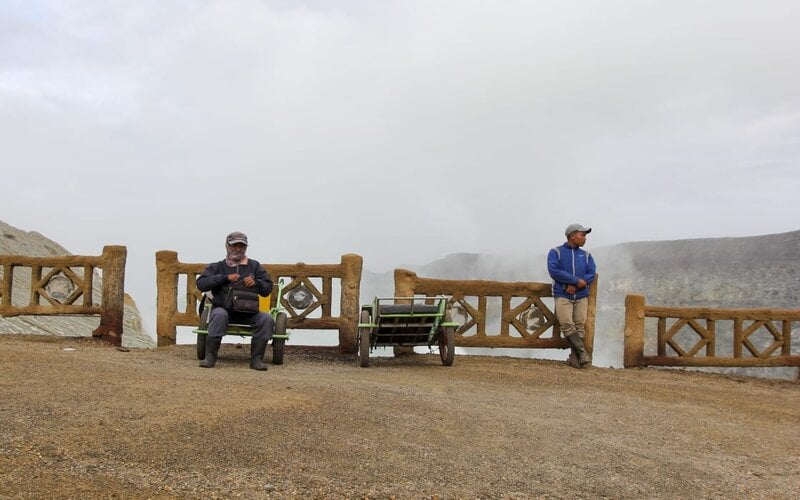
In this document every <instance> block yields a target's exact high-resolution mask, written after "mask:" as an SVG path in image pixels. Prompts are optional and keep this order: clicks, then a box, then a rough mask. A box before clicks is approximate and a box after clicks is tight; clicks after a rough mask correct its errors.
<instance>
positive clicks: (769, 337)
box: [742, 321, 783, 358]
mask: <svg viewBox="0 0 800 500" xmlns="http://www.w3.org/2000/svg"><path fill="white" fill-rule="evenodd" d="M742 344H743V345H744V346H745V347H746V348H747V350H748V351H750V353H751V354H752V355H753V356H754V357H756V358H768V357H770V355H771V354H772V353H774V352H775V351H777V350H778V349H780V348H781V347H782V346H783V335H782V334H781V332H780V331H779V330H778V329H777V328H776V327H775V325H774V324H773V323H772V321H753V322H752V323H750V325H749V326H747V327H745V328H744V329H743V330H742ZM759 346H761V347H762V348H761V349H759Z"/></svg>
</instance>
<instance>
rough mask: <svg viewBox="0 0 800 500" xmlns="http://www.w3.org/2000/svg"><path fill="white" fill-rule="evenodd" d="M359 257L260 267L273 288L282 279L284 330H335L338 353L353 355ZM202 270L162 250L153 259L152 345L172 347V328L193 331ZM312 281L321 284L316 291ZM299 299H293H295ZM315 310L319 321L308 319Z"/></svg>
mask: <svg viewBox="0 0 800 500" xmlns="http://www.w3.org/2000/svg"><path fill="white" fill-rule="evenodd" d="M362 264H363V260H362V258H361V256H359V255H354V254H347V255H343V256H342V260H341V263H340V264H304V263H302V262H300V263H297V264H263V267H264V269H265V270H266V271H267V272H268V273H269V275H270V277H271V278H272V280H273V282H274V283H275V284H276V286H277V283H278V280H279V279H281V278H284V282H285V285H284V288H283V299H282V300H281V305H282V306H283V308H285V309H286V312H287V314H288V315H289V325H288V326H289V328H290V329H291V328H297V329H308V330H315V329H316V330H331V329H332V330H339V347H340V348H341V349H342V350H343V351H345V352H354V350H355V345H356V336H357V335H356V330H357V328H358V311H359V306H360V305H359V302H358V300H359V286H360V283H361V268H362ZM207 265H208V264H188V263H184V262H180V261H178V254H177V252H173V251H168V250H162V251H160V252H157V253H156V269H157V287H158V291H157V312H156V314H157V319H156V331H157V335H158V345H159V346H162V345H171V344H174V343H175V341H176V336H177V329H176V327H177V326H192V327H194V326H197V324H198V321H199V317H198V315H197V305H198V301H199V300H200V298H201V296H202V294H201V293H200V291H199V290H198V289H197V277H198V276H199V275H200V274H201V273H202V272H203V270H204V269H205V268H206V266H207ZM181 275H183V276H185V277H186V286H185V289H184V290H183V291H182V293H184V294H185V298H186V299H185V302H186V308H185V309H184V310H182V311H179V310H178V280H179V277H180V276H181ZM312 279H318V280H321V282H322V287H321V290H320V289H319V288H318V287H317V286H315V285H314V283H313V282H312ZM335 279H338V280H340V286H341V294H340V297H339V298H340V306H339V316H334V315H333V309H332V306H333V298H334V297H333V280H335ZM293 291H294V292H298V291H302V294H301V295H302V296H303V298H304V299H306V300H305V301H304V302H303V301H299V300H292V298H293ZM299 295H300V294H296V293H295V297H299ZM270 299H271V301H272V303H271V306H272V307H275V306H276V303H275V302H276V301H277V294H275V293H273V294H272V295H271V296H270ZM317 310H319V311H320V312H321V317H319V318H311V317H309V315H310V314H311V313H312V312H314V311H317Z"/></svg>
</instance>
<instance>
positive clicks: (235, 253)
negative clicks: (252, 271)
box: [228, 243, 247, 262]
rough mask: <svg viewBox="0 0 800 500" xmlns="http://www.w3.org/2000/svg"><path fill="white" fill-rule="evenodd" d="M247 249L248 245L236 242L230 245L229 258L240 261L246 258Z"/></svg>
mask: <svg viewBox="0 0 800 500" xmlns="http://www.w3.org/2000/svg"><path fill="white" fill-rule="evenodd" d="M245 250H247V245H245V244H244V243H234V244H233V245H228V258H230V259H232V260H234V261H236V262H239V261H240V260H242V259H244V252H245Z"/></svg>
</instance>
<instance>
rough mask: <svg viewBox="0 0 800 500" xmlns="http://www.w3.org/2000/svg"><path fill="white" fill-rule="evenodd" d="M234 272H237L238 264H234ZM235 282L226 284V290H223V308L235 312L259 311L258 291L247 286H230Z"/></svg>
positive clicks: (248, 312) (249, 312) (250, 312)
mask: <svg viewBox="0 0 800 500" xmlns="http://www.w3.org/2000/svg"><path fill="white" fill-rule="evenodd" d="M248 268H249V262H248ZM236 274H239V266H236ZM237 283H238V282H237ZM235 284H236V283H232V284H231V285H228V290H227V291H226V292H225V300H224V307H225V309H227V310H228V312H232V313H237V314H255V313H257V312H259V307H258V306H259V304H258V292H254V291H252V290H250V289H248V288H237V287H234V286H232V285H235Z"/></svg>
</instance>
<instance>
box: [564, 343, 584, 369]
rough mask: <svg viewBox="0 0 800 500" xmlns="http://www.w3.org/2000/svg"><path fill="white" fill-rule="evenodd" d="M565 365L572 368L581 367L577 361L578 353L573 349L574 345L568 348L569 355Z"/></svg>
mask: <svg viewBox="0 0 800 500" xmlns="http://www.w3.org/2000/svg"><path fill="white" fill-rule="evenodd" d="M567 365H569V366H571V367H573V368H580V367H581V364H580V363H578V353H577V352H576V351H575V348H574V347H571V348H570V352H569V357H568V358H567Z"/></svg>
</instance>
